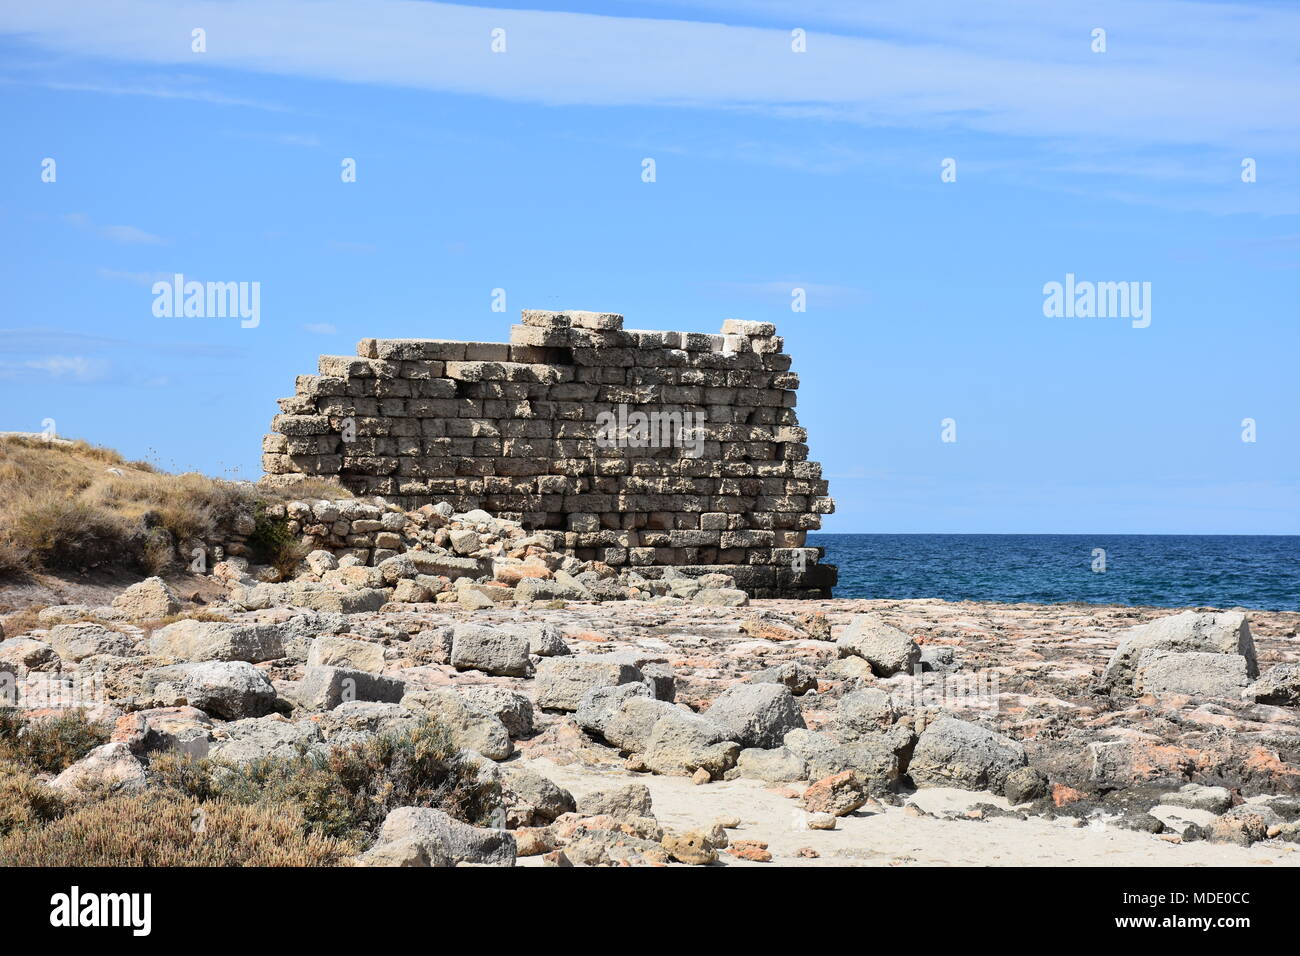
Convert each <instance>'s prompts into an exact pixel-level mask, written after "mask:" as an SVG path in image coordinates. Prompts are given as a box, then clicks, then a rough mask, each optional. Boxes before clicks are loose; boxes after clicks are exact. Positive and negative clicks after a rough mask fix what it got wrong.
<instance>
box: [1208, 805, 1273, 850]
mask: <svg viewBox="0 0 1300 956" xmlns="http://www.w3.org/2000/svg"><path fill="white" fill-rule="evenodd" d="M1281 823H1282V818H1281V817H1280V816H1278V814H1277V813H1276V812H1275V811H1274V810H1273V809H1272V808H1270V807H1269V806H1267V805H1265V804H1261V803H1243V804H1240V805H1238V806H1235V807H1233V808H1232V809H1231V810H1229V811H1228V812H1227V813H1225V814H1224V815H1223V816H1221V817H1219V818H1218V819H1217V820H1215V821H1214V822H1213V823H1211V824H1210V826H1209V834H1208V839H1209V841H1210V842H1211V843H1233V844H1236V845H1237V846H1250V845H1251V844H1252V843H1257V842H1258V841H1260V840H1265V839H1268V831H1269V829H1270V828H1271V827H1276V826H1279V825H1280V824H1281Z"/></svg>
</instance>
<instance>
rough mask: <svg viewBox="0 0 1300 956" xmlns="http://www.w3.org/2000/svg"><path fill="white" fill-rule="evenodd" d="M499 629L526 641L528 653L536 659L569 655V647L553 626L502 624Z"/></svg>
mask: <svg viewBox="0 0 1300 956" xmlns="http://www.w3.org/2000/svg"><path fill="white" fill-rule="evenodd" d="M501 629H502V630H503V631H506V632H508V633H510V634H515V635H518V636H519V637H523V638H525V639H527V641H528V652H529V653H530V654H536V655H537V656H538V657H562V656H564V655H565V654H568V653H569V645H567V644H565V643H564V636H563V634H562V633H561V632H560V629H559V628H558V627H556V626H555V625H554V624H541V623H536V622H532V621H525V622H520V623H510V624H503V625H501Z"/></svg>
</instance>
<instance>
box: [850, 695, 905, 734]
mask: <svg viewBox="0 0 1300 956" xmlns="http://www.w3.org/2000/svg"><path fill="white" fill-rule="evenodd" d="M896 716H897V715H896V714H895V713H894V705H893V702H892V701H891V700H890V699H889V695H888V694H887V693H885V692H884V691H883V690H880V689H878V688H875V687H870V688H867V689H865V690H855V691H850V692H849V693H847V694H845V695H844V696H843V697H841V698H840V702H839V713H838V718H837V724H838V726H839V728H841V730H842V731H843V732H844V733H845V734H848V735H857V734H868V733H879V732H880V731H882V730H888V729H889V728H890V727H891V726H893V723H894V720H895V718H896Z"/></svg>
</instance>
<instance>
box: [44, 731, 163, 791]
mask: <svg viewBox="0 0 1300 956" xmlns="http://www.w3.org/2000/svg"><path fill="white" fill-rule="evenodd" d="M144 785H145V771H144V765H143V764H141V763H140V761H139V760H137V759H136V757H135V755H134V754H133V753H131V748H130V747H129V746H127V745H126V744H124V743H109V744H103V745H102V746H99V747H96V748H95V749H94V750H92V751H91V752H90V753H88V754H86V756H84V757H82V758H81V759H80V760H78V761H77V762H76V763H74V764H73V765H72V766H70V767H68V768H67V769H66V770H64V771H63V772H62V773H60V774H59V775H58V776H56V777H55V778H54V779H53V780H51V781H50V786H51V787H54V788H55V789H56V790H63V791H66V792H68V793H72V794H78V793H86V794H106V793H120V792H122V791H130V790H139V789H141V788H143V787H144Z"/></svg>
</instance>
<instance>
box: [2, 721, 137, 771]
mask: <svg viewBox="0 0 1300 956" xmlns="http://www.w3.org/2000/svg"><path fill="white" fill-rule="evenodd" d="M111 734H112V728H111V727H109V726H108V725H107V724H103V723H96V722H93V721H90V720H87V719H86V715H85V714H84V713H83V712H82V711H80V710H74V711H69V712H67V713H65V714H58V715H56V716H51V717H41V718H38V719H36V720H28V719H27V718H25V717H23V716H22V715H21V714H19V713H18V712H17V711H16V710H13V709H12V708H7V707H5V708H0V762H5V763H10V764H14V765H17V766H19V767H23V768H26V769H27V770H31V771H39V772H44V773H58V772H59V771H60V770H64V769H66V768H67V767H70V766H71V765H72V764H74V763H76V762H77V761H78V760H80V759H81V758H82V757H84V756H86V754H88V753H90V752H91V751H92V750H94V749H95V748H96V747H98V746H99V745H100V744H106V743H108V738H109V737H110V736H111Z"/></svg>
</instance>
